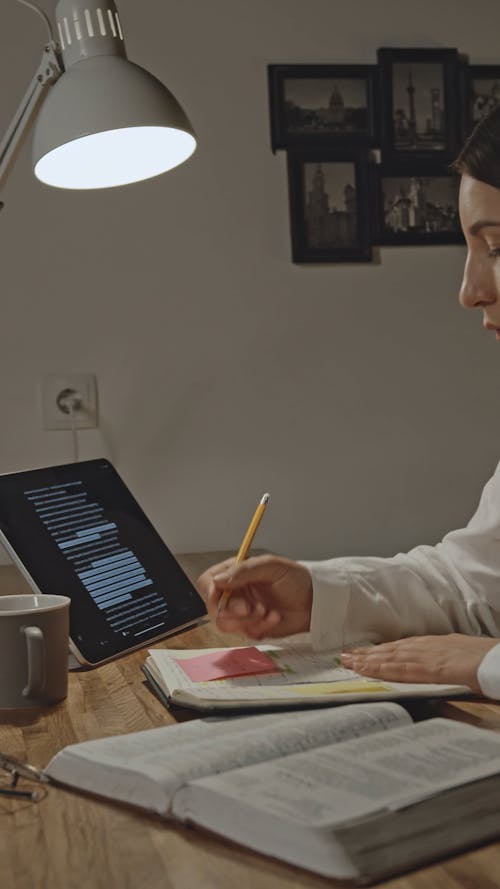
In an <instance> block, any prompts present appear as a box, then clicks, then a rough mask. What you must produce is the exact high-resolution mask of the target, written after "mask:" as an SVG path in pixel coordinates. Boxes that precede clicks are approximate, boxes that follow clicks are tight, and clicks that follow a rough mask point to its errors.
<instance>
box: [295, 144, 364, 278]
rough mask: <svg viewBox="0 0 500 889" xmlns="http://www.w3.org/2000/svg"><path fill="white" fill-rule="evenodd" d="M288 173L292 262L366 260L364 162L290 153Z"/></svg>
mask: <svg viewBox="0 0 500 889" xmlns="http://www.w3.org/2000/svg"><path fill="white" fill-rule="evenodd" d="M288 171H289V187H290V212H291V229H292V253H293V260H294V262H349V261H357V262H360V261H361V262H363V261H369V260H370V258H371V250H370V244H369V226H368V220H367V216H368V214H367V213H366V211H365V212H363V210H362V208H363V207H366V205H367V201H368V191H367V167H366V161H365V159H364V158H363V157H362V156H358V155H356V156H350V157H349V156H348V155H345V154H343V155H336V154H335V153H332V152H323V153H321V154H318V155H317V156H314V154H312V153H310V152H308V153H307V154H306V155H304V153H297V152H291V153H290V154H289V160H288Z"/></svg>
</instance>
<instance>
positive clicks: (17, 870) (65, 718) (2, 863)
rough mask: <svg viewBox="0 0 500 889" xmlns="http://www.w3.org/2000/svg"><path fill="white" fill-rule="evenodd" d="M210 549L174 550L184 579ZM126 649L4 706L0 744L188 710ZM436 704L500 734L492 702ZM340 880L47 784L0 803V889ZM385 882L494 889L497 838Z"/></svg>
mask: <svg viewBox="0 0 500 889" xmlns="http://www.w3.org/2000/svg"><path fill="white" fill-rule="evenodd" d="M218 556H219V554H205V555H204V556H193V555H191V556H184V557H181V556H180V557H179V561H180V562H181V563H182V564H183V565H184V567H185V570H186V572H187V573H188V574H189V575H190V576H191V577H192V578H195V577H196V576H197V575H198V574H199V572H200V571H201V570H202V569H203V568H204V567H205V566H206V565H208V564H211V563H212V562H213V561H215V560H217V558H218ZM26 591H27V588H26V585H25V583H24V581H23V580H22V578H20V576H19V575H18V574H17V571H16V570H15V569H14V568H13V567H12V568H11V567H1V568H0V593H4V594H5V593H8V592H26ZM236 641H237V642H240V641H241V640H239V639H235V638H234V637H233V639H230V638H229V637H227V636H224V637H221V636H220V635H219V634H218V633H217V631H216V630H215V629H214V628H213V627H208V626H205V627H202V628H199V629H196V630H192V631H190V632H189V633H186V634H183V635H180V636H178V637H175V638H173V639H171V640H169V641H167V642H166V643H164V645H166V646H167V645H171V646H173V647H177V648H181V647H185V648H201V647H203V646H204V645H207V644H212V645H217V644H227V643H228V642H236ZM145 656H146V655H145V652H142V651H141V652H138V653H135V654H132V655H129V656H127V657H124V658H121V659H120V660H117V661H114V662H113V663H111V664H107V665H106V666H104V667H100V668H99V669H96V670H92V671H89V672H80V673H72V674H71V675H70V678H69V693H68V698H67V700H66V701H65V702H63V703H61V704H59V705H57V706H54V707H47V708H43V709H39V710H26V711H24V712H19V711H18V712H17V713H15V714H13V713H10V712H9V711H0V750H3V751H5V752H6V753H10V754H12V755H14V756H17V757H19V758H21V759H26V760H28V761H29V762H32V763H34V764H36V765H40V766H44V765H46V764H47V762H48V761H49V759H50V758H51V757H52V756H53V754H54V753H55V752H56V751H57V750H59V749H61V747H64V746H65V745H66V744H72V743H75V742H77V741H83V740H88V739H91V738H99V737H104V736H107V735H116V734H121V733H124V732H137V731H141V730H143V729H148V728H152V727H154V726H159V725H168V724H169V723H173V722H175V721H179V720H181V719H186V718H190V715H189V714H188V713H187V712H182V711H177V712H176V713H175V714H173V713H170V712H168V711H167V710H166V709H165V708H164V707H163V706H162V705H161V704H160V703H159V701H157V699H156V698H155V697H154V696H153V695H152V694H151V692H150V691H149V689H148V688H147V686H146V685H145V683H144V678H143V674H142V672H141V670H140V667H141V664H142V663H143V662H144V659H145ZM434 708H435V710H436V712H440V713H442V714H443V715H446V716H451V717H452V718H458V719H464V720H467V721H470V722H474V723H476V724H478V725H483V726H485V727H487V728H491V729H494V730H496V731H500V705H498V706H497V705H496V704H493V703H481V702H480V701H470V702H469V701H467V702H462V703H457V702H455V703H452V702H451V703H450V702H448V703H447V702H443V703H441V704H439V705H434ZM334 885H337V886H340V885H343V884H340V883H335V882H334V881H331V880H326V879H324V878H322V877H318V876H314V875H312V874H310V873H308V872H306V871H301V870H298V869H295V868H293V867H291V866H289V865H286V864H283V863H280V862H277V861H273V860H271V859H268V858H264V857H262V856H260V855H258V854H256V853H253V852H250V851H247V850H245V849H243V848H239V847H237V846H235V845H232V844H230V843H226V842H224V841H222V840H219V839H216V838H213V837H210V836H208V835H204V834H203V833H200V832H197V831H194V830H190V829H188V828H184V827H178V826H175V825H173V824H170V823H168V822H166V821H164V820H161V819H160V818H158V817H156V816H149V815H147V814H144V813H143V812H140V811H136V810H133V809H131V808H126V807H123V806H118V805H115V804H113V803H110V802H107V801H104V800H98V799H93V798H91V797H87V796H84V795H81V794H77V793H74V792H71V791H67V790H63V789H60V788H56V787H51V788H50V789H49V793H48V795H47V798H46V799H45V800H44V801H43V802H41V803H39V804H37V805H31V804H30V805H28V806H26V807H25V808H22V807H21V806H20V804H19V803H18V802H17V801H2V803H1V804H0V887H1V889H236V887H237V889H292V887H295V889H297V887H304V889H313V887H318V889H319V887H325V886H334ZM379 885H381V886H384V887H391V889H459V887H466V889H493V887H498V889H500V843H494V844H490V845H489V846H486V847H483V848H481V849H478V850H475V851H473V852H469V853H465V854H463V855H459V856H456V857H454V858H452V859H450V860H448V861H446V862H442V863H440V864H437V865H433V866H432V867H426V868H423V869H421V870H418V871H415V872H413V873H412V874H409V875H405V876H403V877H399V878H395V879H393V880H389V881H386V882H385V883H383V884H379Z"/></svg>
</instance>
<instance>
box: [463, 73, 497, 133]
mask: <svg viewBox="0 0 500 889" xmlns="http://www.w3.org/2000/svg"><path fill="white" fill-rule="evenodd" d="M461 87H462V88H461V105H462V139H463V140H465V139H466V138H467V137H468V136H469V135H470V134H471V132H472V130H473V129H474V127H475V125H476V124H477V123H479V121H480V120H481V119H482V118H483V117H484V115H485V114H488V112H489V111H490V110H492V109H493V108H494V107H496V105H499V104H500V65H463V66H462V69H461Z"/></svg>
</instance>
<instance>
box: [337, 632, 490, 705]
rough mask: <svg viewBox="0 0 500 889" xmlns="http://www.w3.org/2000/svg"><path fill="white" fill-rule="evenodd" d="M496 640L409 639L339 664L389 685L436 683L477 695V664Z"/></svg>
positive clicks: (359, 652) (354, 652)
mask: <svg viewBox="0 0 500 889" xmlns="http://www.w3.org/2000/svg"><path fill="white" fill-rule="evenodd" d="M499 642H500V639H487V638H483V637H482V636H479V637H478V636H465V635H462V634H460V633H452V634H450V635H449V636H409V637H408V638H407V639H399V640H398V641H397V642H384V643H383V644H382V645H374V646H373V647H371V648H354V649H351V650H350V651H346V652H344V653H343V654H342V665H343V666H344V667H347V668H348V669H350V670H354V671H355V672H356V673H362V674H364V675H365V676H373V677H374V678H375V679H387V680H392V682H436V683H444V684H446V685H467V686H468V687H469V688H470V689H472V691H474V692H476V693H477V694H481V689H480V687H479V683H478V681H477V671H478V668H479V664H480V663H481V661H482V660H483V658H484V656H485V654H486V652H488V651H489V650H490V648H494V646H495V645H498V644H499Z"/></svg>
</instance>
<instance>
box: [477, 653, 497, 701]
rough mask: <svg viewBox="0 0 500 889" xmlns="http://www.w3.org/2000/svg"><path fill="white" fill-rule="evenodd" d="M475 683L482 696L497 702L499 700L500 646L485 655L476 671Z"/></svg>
mask: <svg viewBox="0 0 500 889" xmlns="http://www.w3.org/2000/svg"><path fill="white" fill-rule="evenodd" d="M477 681H478V682H479V687H480V689H481V691H482V693H483V695H484V696H485V697H487V698H493V699H494V700H498V699H499V698H500V645H495V647H494V648H490V650H489V651H488V652H487V653H486V654H485V656H484V657H483V659H482V661H481V663H480V664H479V669H478V671H477Z"/></svg>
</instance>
